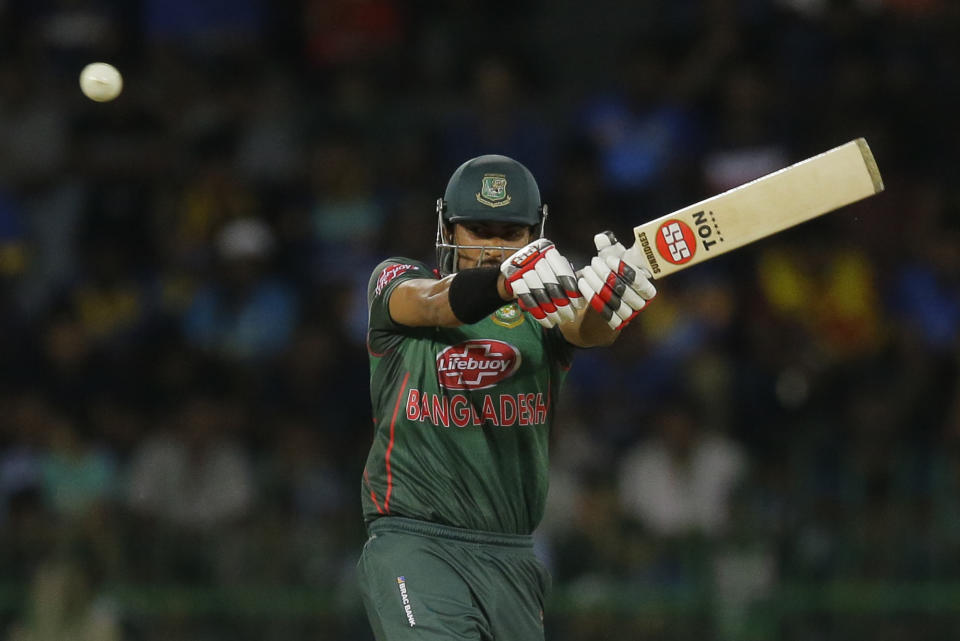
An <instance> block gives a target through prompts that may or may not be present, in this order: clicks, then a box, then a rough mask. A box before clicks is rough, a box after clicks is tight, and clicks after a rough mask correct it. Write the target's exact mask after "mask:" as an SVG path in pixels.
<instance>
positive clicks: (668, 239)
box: [657, 219, 697, 265]
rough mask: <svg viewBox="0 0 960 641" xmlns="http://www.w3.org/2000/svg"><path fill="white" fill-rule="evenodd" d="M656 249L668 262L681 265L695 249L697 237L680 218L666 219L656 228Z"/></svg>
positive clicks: (691, 256) (691, 255) (689, 257)
mask: <svg viewBox="0 0 960 641" xmlns="http://www.w3.org/2000/svg"><path fill="white" fill-rule="evenodd" d="M657 251H658V252H659V253H660V255H661V256H662V257H663V259H664V260H666V261H667V262H668V263H673V264H674V265H682V264H684V263H685V262H687V261H689V260H690V259H691V258H693V254H694V253H695V252H696V251H697V237H696V236H695V235H694V233H693V230H692V229H690V225H688V224H687V223H685V222H683V221H682V220H676V219H673V220H668V221H667V222H665V223H663V224H662V225H660V229H658V230H657Z"/></svg>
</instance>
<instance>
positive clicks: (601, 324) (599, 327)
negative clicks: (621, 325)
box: [559, 307, 620, 347]
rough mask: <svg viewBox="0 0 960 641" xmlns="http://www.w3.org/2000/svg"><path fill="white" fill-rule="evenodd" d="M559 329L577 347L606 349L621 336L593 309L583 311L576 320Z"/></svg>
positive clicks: (587, 308) (588, 308)
mask: <svg viewBox="0 0 960 641" xmlns="http://www.w3.org/2000/svg"><path fill="white" fill-rule="evenodd" d="M559 327H560V331H561V332H562V333H563V337H564V338H565V339H567V342H568V343H570V344H571V345H576V346H577V347H605V346H607V345H610V344H612V343H613V342H614V341H615V340H616V339H617V336H619V335H620V332H619V331H617V330H613V329H610V325H609V324H608V323H607V321H605V320H604V319H603V317H602V316H600V314H598V313H597V312H596V311H594V309H593V308H592V307H586V308H584V309H581V310H580V311H579V313H578V314H577V318H576V320H574V321H573V322H571V323H565V324H563V325H560V326H559Z"/></svg>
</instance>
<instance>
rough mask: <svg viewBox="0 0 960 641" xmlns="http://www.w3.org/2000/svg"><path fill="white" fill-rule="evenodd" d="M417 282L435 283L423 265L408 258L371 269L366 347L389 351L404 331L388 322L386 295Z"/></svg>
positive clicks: (388, 300)
mask: <svg viewBox="0 0 960 641" xmlns="http://www.w3.org/2000/svg"><path fill="white" fill-rule="evenodd" d="M417 278H428V279H435V278H436V276H435V275H434V273H433V271H431V270H430V268H429V267H427V266H426V265H425V264H423V263H421V262H419V261H416V260H411V259H408V258H388V259H387V260H385V261H383V262H382V263H380V264H379V265H377V266H376V268H374V270H373V273H372V274H370V281H369V283H367V312H368V314H369V316H368V318H369V320H368V324H367V347H368V348H369V349H370V350H371V351H373V352H385V351H387V350H389V349H390V348H391V347H393V346H394V345H395V344H396V342H397V341H398V340H399V338H400V337H401V335H402V334H403V333H404V331H405V330H408V329H409V328H406V327H405V326H403V325H400V324H399V323H396V322H394V320H393V319H392V318H390V295H391V294H392V293H393V290H394V289H396V287H397V285H399V284H400V283H402V282H404V281H406V280H413V279H417Z"/></svg>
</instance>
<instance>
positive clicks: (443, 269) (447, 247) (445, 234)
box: [436, 198, 548, 276]
mask: <svg viewBox="0 0 960 641" xmlns="http://www.w3.org/2000/svg"><path fill="white" fill-rule="evenodd" d="M444 206H445V205H444V201H443V199H442V198H438V199H437V239H436V249H437V268H438V269H439V270H440V273H441V274H443V275H444V276H448V275H450V274H455V273H456V272H457V271H459V269H460V250H461V249H479V250H480V255H479V256H478V257H477V264H476V265H475V267H479V266H480V264H481V263H483V258H484V256H485V252H487V251H494V252H506V253H507V254H508V255H509V254H512V253H513V252H515V251H517V249H518V248H517V247H506V246H503V245H460V244H457V243H456V242H455V239H454V238H453V225H454V224H456V223H453V222H447V221H445V220H444V219H443V207H444ZM537 212H538V215H539V217H540V222H539V224H538V225H535V226H539V230H538V231H537V232H536V234H537V235H536V238H543V232H544V229H545V228H546V224H547V216H548V208H547V205H546V204H543V205H541V206H540V207H539V208H538V210H537ZM477 222H486V221H479V220H478V221H477ZM490 222H496V221H490Z"/></svg>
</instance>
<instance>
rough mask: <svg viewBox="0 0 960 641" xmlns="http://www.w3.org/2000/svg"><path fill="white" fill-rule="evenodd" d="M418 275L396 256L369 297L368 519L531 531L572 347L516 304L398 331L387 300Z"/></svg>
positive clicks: (426, 274) (379, 271)
mask: <svg viewBox="0 0 960 641" xmlns="http://www.w3.org/2000/svg"><path fill="white" fill-rule="evenodd" d="M415 278H436V275H435V274H434V272H433V271H432V270H430V269H429V268H428V267H427V266H426V265H424V264H423V263H420V262H417V261H413V260H409V259H406V258H392V259H389V260H387V261H384V262H383V263H381V264H380V265H379V266H378V267H377V268H376V269H375V270H374V272H373V275H372V276H371V278H370V284H369V286H368V290H367V300H368V307H369V314H370V316H369V328H368V333H367V349H368V351H369V353H370V396H371V401H372V405H373V420H374V438H373V445H372V447H371V448H370V454H369V456H368V457H367V464H366V468H365V470H364V478H363V491H362V496H363V511H364V518H365V519H366V520H367V521H372V520H374V519H376V518H378V517H379V516H385V515H392V516H403V517H408V518H413V519H420V520H423V521H431V522H434V523H441V524H444V525H451V526H454V527H460V528H467V529H472V530H484V531H489V532H501V533H508V534H529V533H530V532H532V531H533V529H534V528H535V527H536V526H537V524H538V523H539V522H540V519H541V517H542V516H543V509H544V503H545V501H546V495H547V463H548V459H547V441H548V436H549V430H550V425H551V424H552V422H553V414H554V408H555V406H556V401H557V396H558V392H559V390H560V386H561V384H562V382H563V379H564V377H565V376H566V372H567V370H568V369H569V367H570V360H571V358H572V353H573V348H572V347H571V345H570V344H569V343H567V342H566V341H565V340H564V338H563V336H562V335H561V334H560V332H559V331H558V330H556V329H555V328H554V329H551V330H546V329H544V328H543V327H542V326H541V325H540V324H539V323H537V322H536V321H535V320H534V319H533V317H532V316H529V315H528V314H526V313H524V312H522V311H521V310H520V309H519V307H517V306H516V305H515V304H512V303H511V304H508V305H505V306H504V307H502V308H500V309H499V310H497V312H495V313H494V314H491V315H490V316H489V317H487V318H485V319H484V320H482V321H480V322H478V323H474V324H473V325H462V326H460V327H454V328H444V327H406V326H403V325H398V324H397V323H395V322H393V320H392V319H391V318H390V313H389V307H388V301H389V299H390V294H391V292H392V291H393V290H394V288H396V286H397V285H399V284H400V283H401V282H403V281H404V280H409V279H415Z"/></svg>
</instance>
